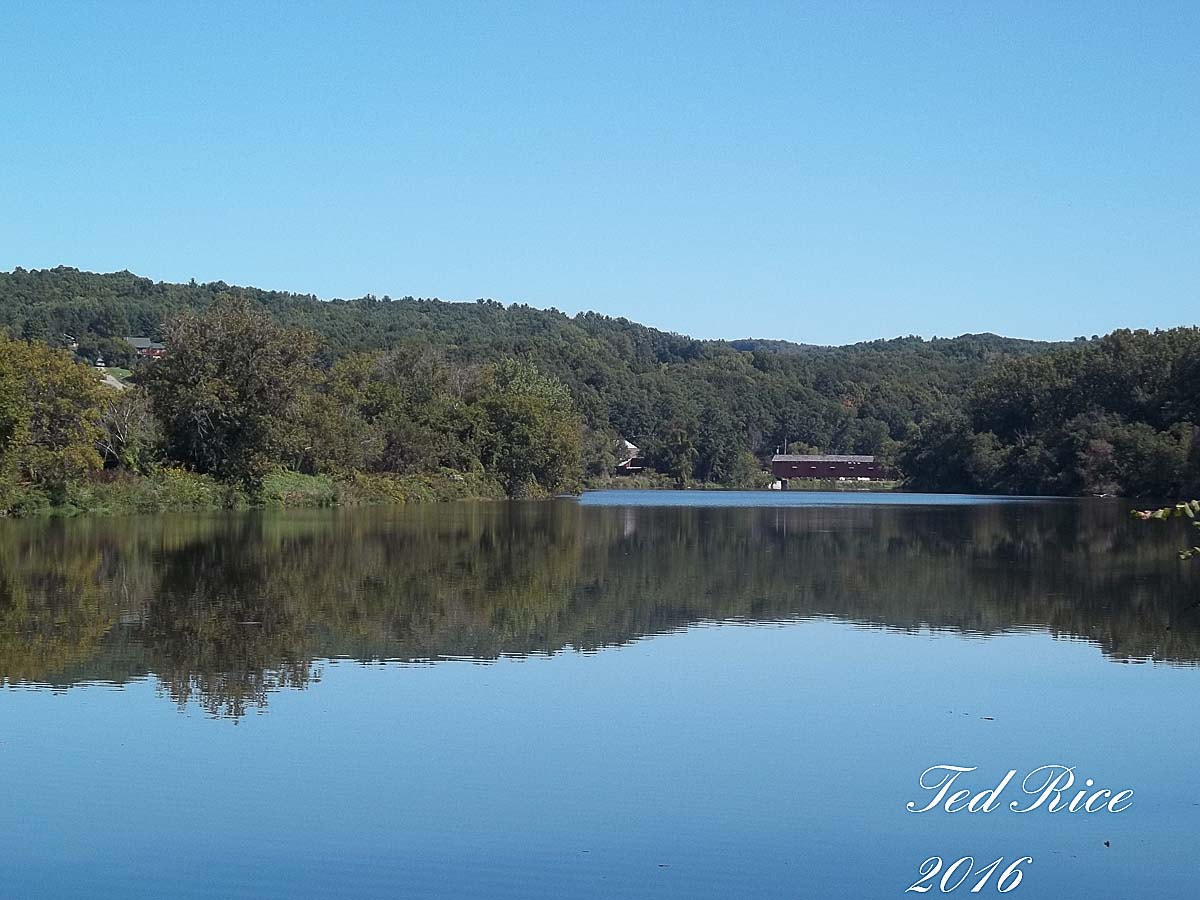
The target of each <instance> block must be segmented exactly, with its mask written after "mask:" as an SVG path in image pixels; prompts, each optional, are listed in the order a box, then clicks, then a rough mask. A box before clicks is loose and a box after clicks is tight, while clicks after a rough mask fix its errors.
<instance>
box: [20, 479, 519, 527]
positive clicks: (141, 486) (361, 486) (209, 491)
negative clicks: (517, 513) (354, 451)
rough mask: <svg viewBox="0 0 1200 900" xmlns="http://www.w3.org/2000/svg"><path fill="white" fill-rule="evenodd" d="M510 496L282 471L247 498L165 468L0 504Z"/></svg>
mask: <svg viewBox="0 0 1200 900" xmlns="http://www.w3.org/2000/svg"><path fill="white" fill-rule="evenodd" d="M504 496H505V493H504V489H503V487H502V486H501V485H500V484H499V483H498V482H497V481H496V480H495V479H492V478H489V477H488V476H486V475H482V474H478V473H466V474H464V473H459V472H449V471H444V472H438V473H435V474H428V475H405V476H385V475H366V474H357V475H353V476H348V477H346V478H334V477H331V476H328V475H303V474H301V473H299V472H288V471H280V472H275V473H273V474H271V475H268V476H267V477H266V478H264V479H263V482H262V485H261V487H260V488H259V489H258V490H256V491H249V490H247V489H245V488H244V487H242V486H240V485H236V484H231V483H228V482H222V481H218V480H217V479H215V478H212V477H211V476H208V475H198V474H196V473H195V472H188V471H186V470H183V469H174V468H164V469H161V470H159V471H157V472H155V473H153V474H151V475H131V474H128V473H105V472H102V473H98V474H97V475H96V476H95V477H93V478H90V479H88V480H86V481H83V482H79V483H74V484H71V485H69V486H68V487H67V489H66V490H65V492H63V493H61V494H60V495H58V496H52V495H51V494H50V493H48V492H47V491H46V490H44V489H41V488H38V487H35V486H32V485H17V486H15V487H13V488H12V489H10V491H9V492H8V494H7V496H6V497H4V498H3V500H2V501H0V503H2V506H0V515H7V516H11V517H18V518H19V517H27V516H43V515H49V516H75V515H83V514H94V515H128V514H131V513H148V512H181V511H188V510H215V509H251V508H261V507H267V508H312V507H320V506H373V505H383V504H402V503H430V502H438V501H447V500H469V499H478V500H487V499H502V498H504Z"/></svg>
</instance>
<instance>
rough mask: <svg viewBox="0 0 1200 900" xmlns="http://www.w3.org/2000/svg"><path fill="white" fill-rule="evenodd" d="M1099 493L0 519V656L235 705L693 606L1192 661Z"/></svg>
mask: <svg viewBox="0 0 1200 900" xmlns="http://www.w3.org/2000/svg"><path fill="white" fill-rule="evenodd" d="M1122 513H1123V510H1122V509H1121V508H1120V507H1119V506H1117V505H1115V504H1114V505H1105V504H1096V503H1091V504H1076V503H1061V504H1039V505H1036V506H1034V505H1024V504H1010V505H994V506H978V507H966V506H962V507H939V508H932V509H916V508H911V507H910V508H905V507H836V508H824V509H822V508H807V509H796V508H793V509H733V508H730V509H678V508H657V509H656V508H638V509H620V508H603V507H579V506H577V505H575V504H572V503H533V504H458V505H448V506H436V507H420V508H415V509H398V510H397V509H391V510H335V511H312V512H293V513H288V514H284V515H267V514H263V515H237V516H207V517H205V516H188V517H174V518H172V517H164V518H134V519H129V520H124V521H122V520H111V519H109V520H100V519H95V520H81V521H73V522H63V521H53V522H40V523H39V522H27V523H2V524H0V676H3V677H5V678H6V679H8V680H10V681H41V682H47V683H52V684H61V685H68V684H72V683H76V682H78V681H83V680H112V681H122V680H125V679H127V678H129V677H134V676H139V675H144V674H146V673H153V675H154V676H155V677H156V678H157V679H158V680H159V683H160V684H161V685H162V687H163V689H164V691H165V692H167V693H168V694H169V695H170V696H171V697H172V698H174V699H175V700H176V701H177V702H180V703H183V702H186V701H187V700H189V699H195V700H197V701H198V702H200V703H201V704H202V705H203V706H204V707H205V708H206V709H208V710H209V711H210V712H212V713H214V714H217V713H227V714H232V715H240V714H242V713H244V712H245V711H246V710H247V709H248V708H251V707H254V706H259V705H262V704H263V703H264V702H265V700H266V697H267V694H268V693H269V692H270V691H272V690H274V689H276V688H279V687H283V686H297V687H303V686H305V685H306V684H307V683H308V682H309V681H310V680H311V679H313V678H314V677H315V673H316V669H315V665H314V663H315V661H316V660H319V659H322V658H326V657H335V656H345V657H350V658H354V659H361V660H369V659H404V660H418V659H420V660H427V659H438V658H445V657H459V656H464V657H471V658H480V659H489V658H494V657H496V656H498V655H501V654H526V653H533V652H552V651H556V650H560V649H562V648H564V647H575V648H583V649H588V648H595V647H601V646H605V645H610V644H616V643H621V642H625V641H630V640H634V639H637V638H639V637H641V636H643V635H647V634H654V633H659V632H663V631H668V630H671V629H675V628H679V627H681V626H684V625H687V624H690V623H693V622H696V621H700V620H706V619H707V620H712V619H717V620H728V619H745V620H766V619H778V618H793V617H805V616H832V617H836V618H840V619H844V620H848V621H853V622H858V623H864V624H872V625H881V626H885V627H891V628H899V629H916V628H923V627H930V628H935V629H949V630H954V631H958V632H966V633H992V632H999V631H1004V630H1008V629H1013V628H1020V627H1038V628H1044V629H1047V630H1049V631H1050V632H1051V633H1054V634H1056V635H1061V636H1066V637H1073V638H1078V639H1085V640H1090V641H1093V642H1095V643H1096V644H1098V645H1099V646H1100V647H1101V648H1102V649H1103V651H1104V652H1105V653H1106V654H1108V655H1110V656H1112V657H1114V658H1117V659H1128V658H1151V659H1156V660H1164V661H1169V662H1177V663H1196V662H1200V611H1197V609H1196V608H1195V607H1194V606H1193V605H1192V601H1191V594H1192V586H1193V585H1194V580H1193V579H1194V577H1195V576H1194V575H1193V573H1192V572H1191V570H1190V569H1188V568H1187V567H1186V566H1181V565H1179V563H1178V561H1177V560H1176V559H1175V558H1174V552H1173V548H1174V543H1172V542H1171V541H1170V540H1163V539H1162V536H1161V535H1159V534H1156V533H1154V532H1152V531H1151V530H1149V529H1144V528H1141V529H1139V528H1137V527H1136V525H1135V524H1134V523H1131V522H1127V520H1126V519H1125V518H1124V516H1123V515H1122Z"/></svg>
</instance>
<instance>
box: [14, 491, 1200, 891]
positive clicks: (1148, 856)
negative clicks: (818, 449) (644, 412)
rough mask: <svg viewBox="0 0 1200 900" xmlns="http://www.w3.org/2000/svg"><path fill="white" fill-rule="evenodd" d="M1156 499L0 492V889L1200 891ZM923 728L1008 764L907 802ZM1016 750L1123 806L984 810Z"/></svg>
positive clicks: (1018, 763) (1178, 540)
mask: <svg viewBox="0 0 1200 900" xmlns="http://www.w3.org/2000/svg"><path fill="white" fill-rule="evenodd" d="M1176 526H1179V527H1176ZM1188 537H1189V535H1188V534H1187V531H1186V529H1185V528H1183V527H1182V525H1181V523H1138V522H1134V521H1132V520H1131V519H1130V518H1129V514H1128V508H1127V506H1125V505H1123V504H1122V503H1120V502H1117V501H1105V500H1087V501H1084V500H1079V501H1073V500H1040V501H1034V500H1029V499H1022V500H1016V501H1007V500H1001V499H998V498H978V497H977V498H966V497H935V496H921V495H905V494H841V493H825V494H821V493H802V492H788V493H786V494H784V493H734V492H730V493H724V492H712V493H701V494H691V493H676V492H607V493H598V494H586V495H584V497H583V498H582V499H581V500H578V501H577V500H569V499H562V500H555V501H547V502H529V503H520V502H514V503H462V504H445V505H430V506H419V507H405V508H388V509H339V510H316V511H287V512H278V513H275V512H257V513H239V514H228V515H188V516H163V517H153V516H147V517H134V518H85V519H78V520H69V521H67V520H49V521H0V677H2V678H3V679H4V682H5V687H4V688H3V689H2V690H0V766H2V770H3V773H4V775H3V785H4V787H3V802H2V803H0V829H2V831H3V834H4V835H5V836H6V840H5V841H4V849H3V850H2V851H0V896H3V897H15V898H41V897H55V898H57V897H71V898H74V897H102V898H109V897H112V898H118V897H119V898H124V900H130V898H156V900H158V898H166V897H206V898H209V897H211V898H242V897H256V898H257V897H279V898H309V897H313V898H316V897H323V898H325V897H364V898H366V897H370V898H374V897H436V898H443V897H445V898H451V897H452V898H505V897H511V898H543V897H544V898H558V897H572V898H618V897H619V898H626V897H628V898H689V900H694V898H721V900H730V898H733V900H738V898H806V897H818V898H855V900H863V898H875V897H899V896H902V895H904V892H905V888H907V887H908V886H909V885H911V884H913V883H914V882H916V881H917V880H918V878H919V872H918V867H919V866H920V865H921V864H922V862H923V861H924V860H926V859H927V858H929V857H932V856H940V857H941V858H942V859H943V861H944V862H945V864H946V866H947V867H949V865H950V864H951V863H952V862H954V861H956V860H958V859H959V858H961V857H966V856H972V857H973V858H974V864H973V871H975V872H978V871H979V870H981V869H982V868H983V867H985V866H986V865H987V864H989V863H991V862H992V861H993V860H994V859H997V858H1000V857H1002V858H1003V862H1002V864H1001V865H1000V866H999V867H997V868H996V869H995V870H994V874H993V875H992V876H991V881H990V882H989V883H987V884H986V885H985V886H984V888H982V889H981V891H980V894H981V895H983V896H987V895H991V896H995V895H997V893H998V891H997V887H996V882H997V878H996V876H999V875H1000V874H1002V872H1003V871H1004V869H1005V868H1006V867H1007V866H1009V864H1010V863H1011V862H1013V861H1017V860H1020V859H1022V858H1024V857H1032V860H1033V861H1032V862H1030V863H1025V864H1023V865H1022V866H1021V867H1020V871H1021V872H1022V873H1023V876H1022V879H1021V881H1020V883H1019V885H1018V886H1017V887H1016V888H1015V889H1013V890H1010V891H1008V893H1010V894H1012V895H1013V896H1016V897H1024V898H1088V900H1094V898H1109V897H1111V898H1121V900H1128V898H1132V897H1137V898H1181V897H1188V896H1194V895H1195V893H1196V881H1197V877H1198V876H1200V863H1198V862H1197V858H1196V854H1195V844H1196V836H1197V830H1198V829H1197V826H1200V794H1198V792H1197V786H1198V785H1200V715H1198V713H1197V708H1198V704H1197V697H1198V696H1200V669H1198V668H1197V662H1200V610H1198V608H1197V605H1196V601H1197V597H1198V596H1200V595H1198V594H1197V587H1198V581H1197V575H1196V572H1197V571H1200V564H1198V563H1191V564H1189V563H1183V562H1180V561H1179V560H1178V559H1177V558H1176V555H1175V549H1176V547H1177V546H1179V545H1181V544H1182V543H1183V542H1184V541H1185V540H1186V539H1187V538H1188ZM935 765H959V766H962V767H977V769H976V771H974V772H969V773H965V774H963V775H962V776H961V780H960V781H959V782H958V784H961V785H962V786H963V787H964V788H968V789H970V790H971V791H972V792H973V793H974V792H976V791H979V790H981V789H984V788H994V787H996V786H997V783H998V782H999V781H1000V779H1001V778H1002V776H1004V775H1005V773H1007V772H1008V771H1010V770H1015V771H1016V772H1017V775H1016V780H1015V781H1014V782H1013V783H1012V784H1011V785H1010V786H1009V787H1008V789H1007V790H1008V793H1007V794H1005V796H1004V800H1005V801H1006V803H1005V804H1001V805H1000V807H999V808H997V809H995V810H994V811H993V812H990V813H975V814H972V813H969V812H966V811H960V812H955V813H947V812H945V811H944V810H941V809H935V810H932V811H931V812H929V813H912V812H909V811H908V810H907V809H906V804H907V803H909V802H913V801H915V802H918V803H920V804H924V803H925V802H926V801H928V800H930V799H932V792H931V791H929V790H925V789H923V788H922V787H921V786H920V784H919V780H920V779H921V777H922V773H923V772H924V771H926V770H927V769H929V768H930V767H931V766H935ZM1047 765H1061V766H1073V767H1075V774H1076V776H1077V777H1078V780H1079V785H1078V786H1079V787H1080V788H1082V787H1083V780H1084V779H1085V778H1086V779H1092V780H1093V781H1094V782H1095V786H1096V788H1111V789H1112V790H1113V791H1117V790H1119V789H1123V788H1128V789H1132V790H1133V791H1134V792H1135V794H1134V798H1133V802H1132V805H1131V806H1130V807H1129V808H1128V809H1126V810H1124V811H1122V812H1118V813H1110V812H1107V811H1102V812H1099V813H1096V814H1088V813H1086V812H1081V813H1071V812H1069V811H1067V810H1060V811H1058V812H1055V813H1050V812H1048V811H1047V810H1046V809H1044V808H1043V809H1037V810H1033V811H1031V812H1029V813H1027V814H1018V813H1014V812H1012V811H1011V810H1010V809H1009V808H1008V807H1007V805H1006V804H1007V801H1008V800H1010V799H1012V800H1017V799H1021V798H1023V797H1024V798H1026V799H1028V797H1027V795H1025V794H1023V793H1022V791H1021V787H1020V782H1021V781H1022V780H1023V779H1024V778H1025V777H1026V774H1027V773H1029V772H1031V771H1033V770H1035V769H1038V768H1039V767H1043V766H1047ZM933 777H934V776H932V775H931V776H928V779H932V778H933ZM1073 793H1074V791H1073V790H1072V791H1071V792H1069V793H1066V794H1064V795H1063V799H1064V800H1066V799H1069V798H1070V796H1071V795H1073ZM967 868H968V866H967V865H966V864H964V865H963V866H961V867H960V868H959V869H958V870H957V873H956V874H955V879H957V876H958V875H961V874H962V873H963V872H965V871H967ZM1014 877H1015V876H1014ZM940 879H941V873H940V872H939V873H938V874H937V876H936V878H934V880H933V881H931V882H927V885H928V884H932V885H933V889H932V891H931V892H930V893H931V894H939V895H940V893H941V888H940V887H938V885H939V884H940V883H941V882H940ZM975 881H976V876H975V875H972V877H971V878H970V879H969V880H967V881H966V882H964V884H963V886H962V887H960V888H958V889H957V890H956V891H955V893H959V894H966V893H968V891H969V888H970V886H971V885H972V884H974V882H975ZM1009 883H1010V884H1011V877H1010V882H1009Z"/></svg>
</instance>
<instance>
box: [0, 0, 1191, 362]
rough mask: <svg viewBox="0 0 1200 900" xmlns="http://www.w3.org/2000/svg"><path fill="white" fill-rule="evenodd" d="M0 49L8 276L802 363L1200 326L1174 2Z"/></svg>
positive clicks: (432, 7) (1186, 112)
mask: <svg viewBox="0 0 1200 900" xmlns="http://www.w3.org/2000/svg"><path fill="white" fill-rule="evenodd" d="M0 40H2V41H3V46H4V51H3V53H2V54H0V96H2V97H3V117H2V119H0V121H2V122H3V127H2V128H0V196H2V197H3V198H4V199H3V205H2V209H3V213H0V268H3V269H11V268H13V267H14V266H24V267H26V268H41V267H46V266H53V265H58V264H66V265H74V266H78V267H80V268H85V269H93V270H102V271H111V270H116V269H124V268H128V269H130V270H132V271H135V272H138V273H140V274H144V275H147V276H149V277H152V278H155V279H162V280H186V279H188V278H192V277H194V278H196V279H198V280H202V281H203V280H216V279H224V280H226V281H229V282H232V283H239V284H254V285H258V286H262V287H272V288H281V289H288V290H297V291H304V292H313V293H316V294H318V295H319V296H322V297H334V296H344V297H348V296H358V295H361V294H363V293H367V292H371V293H375V294H379V295H382V294H385V293H386V294H391V295H393V296H402V295H405V294H415V295H420V296H437V297H441V298H443V299H475V298H478V297H492V298H494V299H497V300H501V301H503V302H514V301H515V302H525V303H529V304H532V305H534V306H543V307H549V306H554V307H557V308H559V309H562V310H565V311H567V312H576V311H579V310H582V309H595V310H599V311H601V312H604V313H608V314H612V315H624V316H627V317H629V318H631V319H634V320H638V321H643V322H646V323H648V324H652V325H655V326H659V327H664V328H668V329H671V330H676V331H682V332H686V333H690V334H694V335H696V336H699V337H743V336H750V335H753V336H757V337H775V338H786V339H790V340H800V341H813V342H820V343H843V342H848V341H854V340H863V339H869V338H875V337H888V336H894V335H897V334H909V333H916V334H923V335H926V336H930V335H934V334H937V335H950V334H958V333H962V332H966V331H996V332H1000V333H1005V334H1012V335H1016V336H1024V337H1036V338H1070V337H1074V336H1075V335H1081V334H1087V335H1090V334H1093V333H1102V332H1105V331H1108V330H1111V329H1113V328H1116V327H1122V326H1129V327H1156V326H1169V325H1175V324H1191V323H1194V322H1195V321H1196V314H1195V310H1196V301H1197V299H1198V295H1200V89H1198V85H1200V50H1198V49H1197V48H1198V47H1200V4H1196V3H1178V4H1172V3H1146V4H1136V3H1127V4H1104V3H1100V2H1088V3H1079V4H1074V3H1045V2H1036V3H1018V2H1004V3H982V2H971V3H961V2H954V3H915V2H906V3H834V2H830V3H823V4H801V3H789V4H768V3H757V4H751V3H747V4H742V3H736V4H735V3H725V4H720V5H718V4H647V3H631V4H628V5H624V4H618V3H609V2H606V3H588V4H580V3H550V4H511V5H505V4H501V3H486V4H457V3H445V2H442V3H430V4H421V5H418V4H400V3H381V4H367V3H342V4H335V3H328V4H325V3H307V4H305V3H299V2H293V3H283V4H278V5H271V4H266V3H250V4H234V3H228V4H223V3H204V4H200V3H177V4H149V3H147V4H133V3H115V2H114V3H108V4H91V3H72V4H64V5H55V4H51V3H37V4H33V3H27V4H15V3H14V4H4V5H3V7H0Z"/></svg>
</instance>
